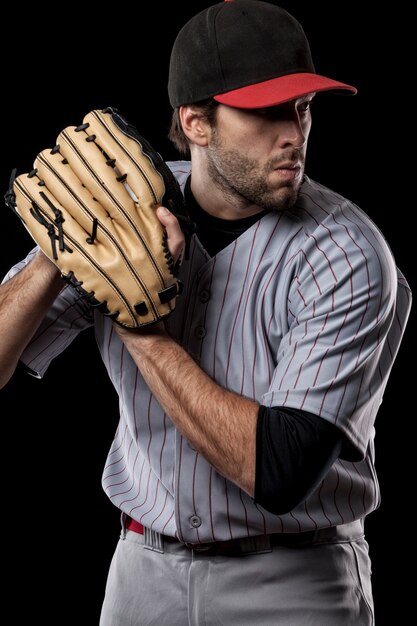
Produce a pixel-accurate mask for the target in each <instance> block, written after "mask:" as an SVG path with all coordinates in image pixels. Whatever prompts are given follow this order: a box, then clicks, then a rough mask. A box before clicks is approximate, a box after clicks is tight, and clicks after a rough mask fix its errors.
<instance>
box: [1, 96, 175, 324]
mask: <svg viewBox="0 0 417 626" xmlns="http://www.w3.org/2000/svg"><path fill="white" fill-rule="evenodd" d="M5 199H6V204H7V205H8V206H9V207H11V208H12V209H13V210H14V211H15V212H16V213H17V215H18V216H19V217H20V218H21V220H22V221H23V223H24V225H25V227H26V229H27V230H28V231H29V233H30V235H31V236H32V237H33V239H34V240H35V241H36V243H37V244H38V245H39V246H40V248H41V249H42V251H43V252H44V253H45V254H46V255H47V256H48V257H49V258H50V259H51V260H52V261H53V262H54V263H55V264H56V265H57V267H58V268H59V269H60V271H61V274H62V276H63V278H65V279H66V280H67V281H68V282H69V283H70V284H71V285H72V286H73V287H74V288H75V289H76V290H77V292H78V293H79V294H80V295H81V296H82V297H83V298H86V299H87V301H88V302H89V303H90V305H92V306H93V307H98V309H99V310H101V311H102V312H103V313H104V314H105V315H108V316H110V317H111V318H112V319H113V320H114V321H115V322H117V323H118V324H120V325H121V326H124V327H127V328H138V327H141V326H145V325H147V324H152V323H155V322H158V321H159V320H161V319H163V318H164V317H166V316H167V315H169V313H170V312H171V311H173V310H174V308H175V302H176V297H177V295H178V293H179V290H180V284H179V281H178V279H177V277H176V276H177V270H178V267H177V266H178V263H177V264H175V263H174V261H173V258H172V256H171V253H170V251H169V249H168V246H167V236H166V232H165V229H164V227H163V226H162V225H161V223H160V221H159V220H158V217H157V215H156V208H157V207H158V206H160V205H164V206H166V207H167V208H169V209H170V210H171V212H173V213H174V214H175V215H176V216H177V217H178V218H179V220H180V223H182V225H184V224H185V225H186V224H187V216H186V213H185V208H184V202H183V196H182V193H181V191H180V188H179V185H178V183H177V181H176V179H175V178H174V176H173V174H172V173H171V171H170V170H169V168H168V166H167V165H166V164H165V163H164V161H163V159H162V157H161V156H160V155H159V154H158V153H157V152H156V151H155V150H153V149H152V147H151V146H150V145H149V143H148V142H147V141H146V140H145V139H143V138H142V137H141V136H140V135H139V134H138V132H137V130H136V128H135V127H133V126H131V125H130V124H129V123H128V122H127V121H126V120H125V119H124V118H123V117H122V116H121V115H120V114H119V112H118V111H117V110H116V109H112V108H107V109H103V110H95V111H91V112H90V113H89V114H88V115H86V117H85V118H84V120H83V123H82V124H81V125H80V126H75V127H74V126H70V127H68V128H65V129H64V130H63V131H62V132H61V133H60V135H59V136H58V138H57V145H56V146H55V147H54V148H52V150H51V149H47V150H43V151H42V152H41V153H40V154H38V156H37V158H36V160H35V163H34V169H33V170H32V171H31V172H29V173H28V174H22V175H20V176H18V177H17V178H16V171H14V172H13V174H12V179H11V183H10V189H9V191H8V192H7V193H6V196H5Z"/></svg>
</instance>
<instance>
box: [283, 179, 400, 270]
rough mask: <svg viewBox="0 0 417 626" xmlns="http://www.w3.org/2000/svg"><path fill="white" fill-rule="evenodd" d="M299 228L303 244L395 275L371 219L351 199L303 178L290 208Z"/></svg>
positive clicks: (384, 245)
mask: <svg viewBox="0 0 417 626" xmlns="http://www.w3.org/2000/svg"><path fill="white" fill-rule="evenodd" d="M291 213H292V216H293V218H294V219H295V220H297V221H299V223H300V225H301V226H302V229H303V232H304V236H305V245H306V246H313V247H314V248H315V249H317V248H319V249H322V250H323V252H324V253H325V254H326V255H329V256H330V257H332V258H334V257H338V256H341V257H343V258H344V259H345V260H346V261H347V262H348V263H349V260H352V262H353V260H354V259H356V260H357V261H360V260H362V261H363V262H366V261H368V262H376V263H377V264H378V265H379V266H381V265H382V266H384V267H385V268H386V269H388V268H390V270H391V271H394V272H395V273H396V269H395V260H394V256H393V254H392V252H391V250H390V247H389V245H388V243H387V241H386V239H385V237H384V235H383V234H382V232H381V231H380V230H379V228H378V226H377V225H376V224H375V223H374V222H373V221H372V220H371V218H370V217H369V216H368V215H367V214H366V213H365V212H364V211H363V210H362V209H360V208H359V207H358V206H357V205H356V204H354V203H353V202H352V201H351V200H349V199H347V198H345V197H343V196H341V195H340V194H338V193H337V192H335V191H333V190H331V189H329V188H328V187H325V186H323V185H320V184H319V183H317V182H315V181H313V180H311V179H310V178H307V177H306V180H305V182H304V183H303V185H302V188H301V190H300V195H299V199H298V201H297V203H296V205H295V206H294V207H293V208H292V209H291Z"/></svg>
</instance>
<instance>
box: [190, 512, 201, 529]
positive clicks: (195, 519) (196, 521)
mask: <svg viewBox="0 0 417 626" xmlns="http://www.w3.org/2000/svg"><path fill="white" fill-rule="evenodd" d="M190 522H191V526H194V528H198V527H199V526H201V519H200V518H199V517H198V515H192V517H190Z"/></svg>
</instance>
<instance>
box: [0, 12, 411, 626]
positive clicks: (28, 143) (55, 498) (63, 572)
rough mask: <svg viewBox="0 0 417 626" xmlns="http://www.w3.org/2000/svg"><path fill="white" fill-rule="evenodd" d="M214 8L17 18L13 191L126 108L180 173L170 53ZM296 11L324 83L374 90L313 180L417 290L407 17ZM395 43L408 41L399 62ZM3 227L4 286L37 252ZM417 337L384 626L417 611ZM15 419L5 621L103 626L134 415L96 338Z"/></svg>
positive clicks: (389, 426)
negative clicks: (122, 457)
mask: <svg viewBox="0 0 417 626" xmlns="http://www.w3.org/2000/svg"><path fill="white" fill-rule="evenodd" d="M210 4H211V2H203V1H202V0H199V1H198V2H194V3H193V4H192V5H189V6H188V5H187V6H177V5H175V4H174V3H170V4H167V5H166V6H164V7H162V6H161V5H159V4H157V3H154V4H152V6H146V8H144V7H143V6H141V5H140V4H139V5H138V6H137V15H136V16H135V17H133V16H132V15H130V14H129V12H128V11H127V8H126V6H125V8H124V9H123V10H122V8H121V7H120V10H119V12H117V11H116V10H115V9H113V11H112V12H107V11H105V10H104V9H99V8H96V10H95V12H93V11H91V13H86V9H85V7H84V8H83V9H81V8H80V7H76V6H75V5H71V7H72V8H71V10H69V7H68V6H66V8H65V13H64V11H63V9H62V7H61V6H60V8H56V12H55V14H54V13H53V9H52V12H51V9H48V15H47V16H45V15H43V14H42V12H41V11H40V8H39V7H37V8H36V9H35V8H34V9H32V10H28V9H25V13H24V15H20V14H19V9H17V8H13V7H10V13H11V15H10V16H9V20H8V30H10V32H11V36H12V43H10V44H6V43H5V39H4V38H3V40H2V43H1V46H2V55H1V57H0V58H1V64H2V86H3V96H2V103H3V123H2V125H1V130H0V132H1V147H2V149H1V154H2V162H1V181H0V182H1V189H3V190H6V188H7V186H8V177H9V174H10V170H11V169H12V167H17V168H18V169H19V171H20V172H22V171H28V170H29V169H30V168H31V164H32V162H33V160H34V157H35V156H36V154H37V152H39V151H40V150H41V149H43V148H45V147H47V146H51V147H52V146H53V145H54V142H55V137H56V135H57V134H58V133H59V131H60V130H61V129H62V128H64V127H65V126H67V125H73V124H74V125H75V124H79V123H80V122H81V120H82V118H83V116H84V115H85V113H87V112H88V111H90V110H91V109H93V108H98V107H104V106H107V105H112V106H116V107H118V108H119V109H120V110H121V112H122V113H123V114H124V115H125V116H126V117H127V118H128V119H129V120H130V121H132V122H133V123H134V124H135V125H136V126H137V127H138V129H139V131H140V132H141V133H142V134H143V135H144V136H145V137H146V138H147V139H148V140H149V141H150V142H151V143H152V144H153V145H154V146H155V147H156V148H157V149H158V150H159V151H160V152H161V153H162V155H163V156H164V158H166V159H171V158H176V156H177V155H176V153H175V151H174V149H173V148H172V146H171V145H170V144H169V142H168V140H167V139H166V131H167V127H168V125H169V119H170V106H169V103H168V99H167V95H166V82H167V71H168V60H169V53H170V49H171V45H172V43H173V40H174V38H175V35H176V33H177V31H178V30H179V28H180V27H181V26H182V24H183V23H184V22H185V21H186V20H187V19H189V18H190V17H191V16H192V15H193V14H194V13H196V12H197V10H199V9H201V8H204V7H205V6H209V5H210ZM280 4H281V6H283V7H285V8H287V9H288V10H290V11H291V12H292V13H293V14H294V15H295V16H296V17H297V18H298V19H299V20H300V21H301V23H302V24H303V26H304V29H305V31H306V33H307V35H308V37H309V40H310V43H311V47H312V51H313V57H314V60H315V65H316V68H317V71H319V72H320V73H323V74H325V75H326V74H327V75H329V76H331V77H333V78H336V79H339V80H342V81H345V82H347V83H350V84H354V85H355V86H357V87H358V89H359V95H358V96H356V97H354V98H350V97H340V96H330V95H321V96H319V97H317V99H316V102H315V104H314V110H313V116H314V118H313V119H314V123H313V130H312V133H311V136H310V144H309V152H308V161H307V173H308V174H309V175H310V176H311V177H312V178H314V179H316V180H318V181H320V182H321V183H323V184H325V185H328V186H329V187H331V188H333V189H335V190H337V191H338V192H339V193H341V194H343V195H345V196H346V197H348V198H350V199H351V200H353V201H354V202H355V203H357V204H358V205H359V206H360V207H361V208H362V209H364V210H365V211H366V212H367V213H368V214H369V215H370V217H371V218H372V219H373V220H374V221H375V222H376V224H377V225H378V226H379V227H380V229H381V230H382V232H383V233H384V234H385V236H386V238H387V240H388V242H389V244H390V246H391V248H392V250H393V252H394V255H395V257H396V260H397V264H398V266H399V267H400V268H401V270H402V271H403V272H404V273H405V275H406V277H407V279H408V280H409V282H410V283H411V285H413V275H412V274H413V267H412V261H411V255H412V249H413V245H414V232H413V228H412V226H411V224H410V219H411V217H414V216H413V213H414V211H415V201H414V196H413V194H410V188H411V189H412V185H413V183H414V181H413V172H412V171H411V167H410V154H407V146H408V145H409V144H410V139H411V138H410V133H411V129H412V119H413V116H414V110H413V108H414V107H413V101H412V99H411V98H409V97H408V96H407V93H406V90H405V88H404V85H405V84H406V82H405V81H404V76H405V73H406V68H405V67H404V60H405V59H406V50H405V45H406V37H405V36H404V35H403V24H404V22H405V21H406V19H407V18H406V15H405V16H404V15H400V14H394V12H393V11H391V12H390V13H389V14H386V13H384V11H383V10H379V11H378V13H375V14H374V15H369V14H368V15H364V14H362V3H360V2H349V3H348V4H346V5H341V4H339V3H331V4H329V5H327V4H326V3H321V2H318V3H308V4H307V3H303V2H281V3H280ZM55 6H57V7H58V6H59V5H58V4H56V5H55ZM99 10H101V11H102V12H103V13H102V17H101V18H100V19H102V20H103V21H104V24H99V21H98V16H97V11H99ZM47 22H48V24H47ZM387 33H391V34H393V33H394V35H395V36H397V35H398V36H399V38H400V40H399V42H397V44H396V46H395V48H394V47H393V46H392V45H391V43H392V39H391V38H390V37H388V36H387ZM145 35H146V41H145ZM401 42H403V45H404V49H402V48H401V45H402V44H401ZM0 215H1V218H2V219H1V222H0V224H1V226H0V246H1V247H0V250H1V255H0V275H4V274H5V273H6V271H7V270H8V269H9V267H10V266H11V265H13V264H14V263H15V262H17V261H18V260H19V259H20V258H22V257H23V256H24V255H25V254H26V252H27V251H28V250H29V249H30V248H31V247H32V241H31V239H30V237H29V235H28V234H27V233H26V231H25V230H24V228H23V227H22V225H21V224H20V223H19V221H18V220H17V218H16V217H15V216H14V215H13V214H12V213H11V212H10V211H9V210H8V209H6V208H3V209H2V208H1V207H0ZM413 337H414V322H413V320H410V323H409V325H408V329H407V331H406V334H405V338H404V342H403V345H402V348H401V350H400V354H399V356H398V358H397V361H396V363H395V366H394V369H393V372H392V375H391V378H390V381H389V384H388V387H387V390H386V394H385V398H384V402H383V405H382V407H381V409H380V411H379V414H378V419H377V423H376V428H377V438H376V446H377V470H378V474H379V478H380V482H381V489H382V505H381V507H380V508H379V510H378V511H376V512H375V513H373V514H372V515H371V516H370V517H369V518H368V520H367V538H368V541H369V543H370V547H371V557H372V560H373V570H374V573H373V581H374V596H375V603H376V616H377V624H379V625H381V624H391V623H393V622H392V619H393V618H391V617H390V615H392V614H394V615H395V622H396V623H399V624H402V623H406V622H407V621H408V619H407V618H406V617H405V616H406V615H408V614H409V612H410V611H411V610H412V609H411V602H412V598H410V596H409V595H408V594H407V593H406V589H407V575H406V573H405V568H404V562H405V561H406V559H407V557H408V554H409V550H410V543H409V542H410V539H412V538H413V526H412V522H411V520H412V514H411V512H410V507H411V505H412V504H413V502H412V499H411V496H412V494H410V493H409V492H410V491H411V490H413V492H414V489H413V487H414V485H412V483H411V480H410V474H411V459H412V458H413V454H414V444H413V441H412V436H411V431H410V425H411V424H412V413H411V412H412V411H414V410H415V409H414V406H413V405H412V401H411V397H412V389H413V383H414V366H413V365H411V366H410V365H409V363H412V361H411V358H412V356H413V353H412V339H413ZM412 377H413V380H412ZM0 411H1V413H0V414H1V418H2V425H3V429H4V431H3V432H4V444H3V446H2V448H3V454H2V468H1V476H2V480H1V483H2V487H3V490H2V491H3V493H2V500H3V523H4V531H3V548H4V559H3V567H4V570H3V571H4V572H5V574H6V576H7V578H8V580H9V584H10V595H8V594H7V593H6V594H5V600H4V609H5V611H6V610H7V609H9V610H12V611H13V612H14V615H15V620H14V622H15V623H23V622H24V621H26V620H29V619H30V620H31V621H32V619H33V620H34V619H37V620H40V622H42V623H49V622H51V623H54V624H56V623H60V621H63V620H64V618H65V621H66V622H67V623H74V624H75V623H76V624H92V625H94V624H98V615H99V609H100V605H101V601H102V595H103V591H104V585H105V579H106V575H107V569H108V565H109V562H110V559H111V556H112V553H113V550H114V546H115V544H116V541H117V535H118V532H119V515H118V511H117V510H116V509H115V508H114V507H113V506H112V505H111V503H110V502H109V501H108V500H107V498H106V496H105V495H104V493H103V492H102V490H101V486H100V478H101V472H102V468H103V466H104V463H105V459H106V454H107V451H108V448H109V446H110V443H111V440H112V437H113V434H114V431H115V429H116V427H117V421H118V403H117V397H116V395H115V393H114V391H113V389H112V388H111V386H110V384H109V382H108V381H107V378H106V374H105V371H104V367H103V365H102V363H101V361H100V359H99V357H98V353H97V350H96V348H95V345H94V339H93V336H92V334H90V333H84V336H81V337H79V338H78V339H77V340H76V341H75V342H74V344H73V345H72V346H71V347H70V348H69V349H68V350H67V351H66V353H65V354H64V355H61V356H60V357H58V358H57V359H56V361H55V362H54V363H53V364H52V366H51V368H50V370H49V371H48V373H47V375H46V377H45V378H44V380H42V381H37V380H34V379H32V378H30V377H28V376H26V375H22V374H16V376H15V378H14V379H12V381H11V382H10V383H9V385H8V386H7V387H6V388H5V389H4V390H2V391H1V392H0ZM406 426H407V428H406ZM40 568H42V571H40ZM16 591H18V592H20V593H21V602H19V601H18V602H17V603H16V596H15V595H14V594H15V593H16ZM18 597H19V596H18ZM57 606H59V607H60V609H59V611H58V613H57V612H56V608H55V607H57ZM401 615H403V616H404V617H403V618H402V617H401Z"/></svg>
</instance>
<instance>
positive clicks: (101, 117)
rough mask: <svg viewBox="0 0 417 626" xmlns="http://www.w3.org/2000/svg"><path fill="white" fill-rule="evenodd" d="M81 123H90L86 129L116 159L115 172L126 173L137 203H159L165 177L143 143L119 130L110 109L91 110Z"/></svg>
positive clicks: (150, 204) (153, 206) (142, 204)
mask: <svg viewBox="0 0 417 626" xmlns="http://www.w3.org/2000/svg"><path fill="white" fill-rule="evenodd" d="M84 123H86V124H89V127H88V133H89V134H94V135H95V137H96V139H95V143H96V144H97V145H99V146H100V148H101V149H102V150H103V151H104V153H105V154H107V155H108V156H109V158H110V159H111V160H114V161H115V168H116V169H117V172H118V174H119V175H122V176H125V182H126V183H127V185H129V187H130V189H131V190H132V191H133V193H134V195H135V196H136V197H137V198H138V201H139V204H140V206H141V207H143V208H145V209H147V208H155V207H156V206H158V205H159V204H160V203H161V199H162V198H163V196H164V193H165V185H164V181H163V179H162V176H161V174H160V173H159V172H158V171H157V170H156V169H155V166H154V164H153V163H152V161H151V159H150V157H149V156H148V155H147V154H146V153H145V152H144V150H143V146H142V144H141V143H140V142H139V141H138V140H136V139H134V138H132V137H131V136H129V135H127V134H126V133H124V132H122V131H121V130H120V128H119V127H118V126H117V125H116V124H115V123H114V121H113V119H112V116H111V114H110V113H103V112H102V111H99V110H95V111H91V113H88V115H86V116H85V117H84Z"/></svg>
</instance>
